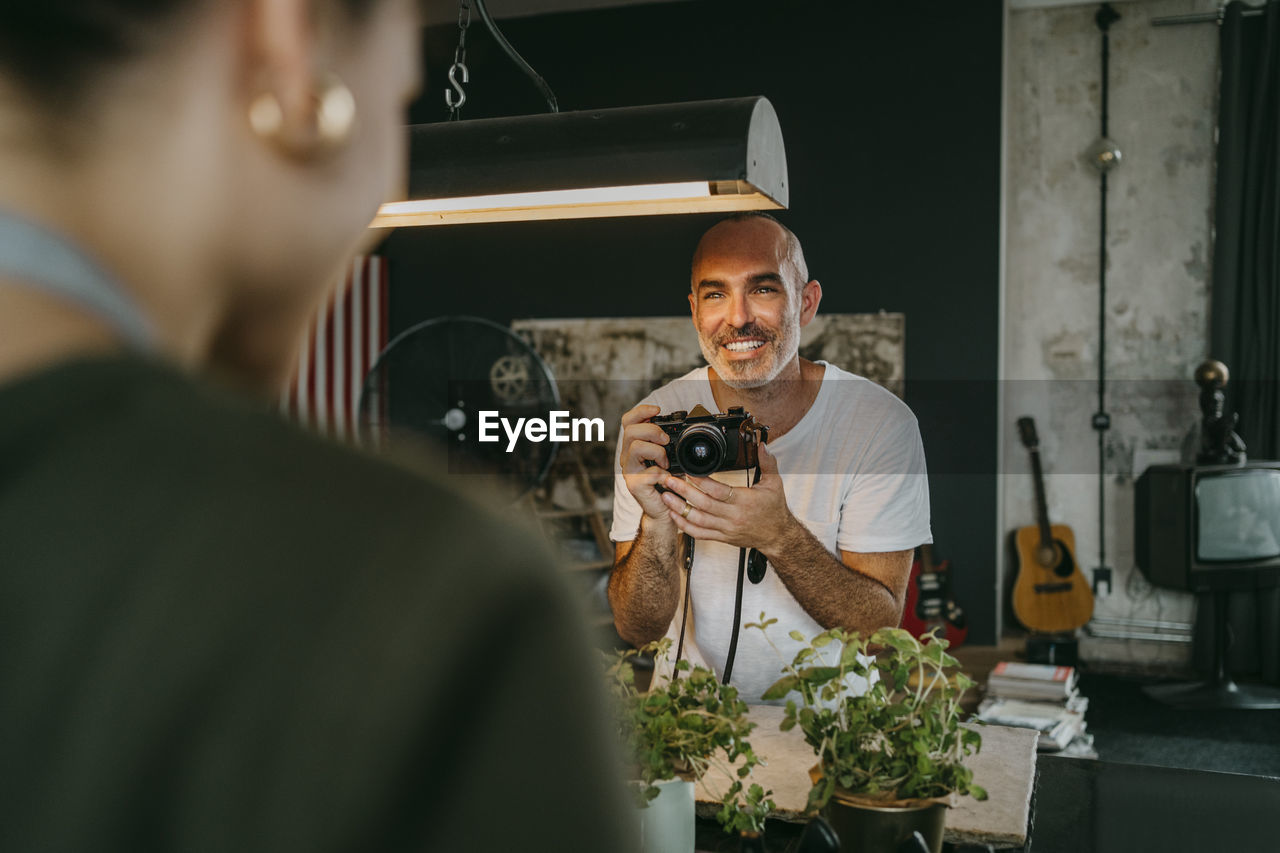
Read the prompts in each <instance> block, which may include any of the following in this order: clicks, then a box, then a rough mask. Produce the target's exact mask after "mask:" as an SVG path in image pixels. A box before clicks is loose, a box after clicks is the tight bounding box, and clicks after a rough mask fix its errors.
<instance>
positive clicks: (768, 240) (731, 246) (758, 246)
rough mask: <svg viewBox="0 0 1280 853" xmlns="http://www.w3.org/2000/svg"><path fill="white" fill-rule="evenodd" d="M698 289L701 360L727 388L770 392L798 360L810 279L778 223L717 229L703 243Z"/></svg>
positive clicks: (693, 299) (696, 267) (754, 221)
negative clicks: (803, 294)
mask: <svg viewBox="0 0 1280 853" xmlns="http://www.w3.org/2000/svg"><path fill="white" fill-rule="evenodd" d="M692 285H693V286H692V292H691V293H690V294H689V304H690V306H691V307H692V309H693V324H694V326H695V327H696V328H697V330H698V344H699V346H700V347H701V348H702V356H703V358H705V359H706V360H707V364H709V365H711V367H712V369H713V370H715V372H716V375H718V376H719V377H720V379H722V380H723V381H724V382H725V383H727V384H728V385H730V386H732V387H734V388H758V387H760V386H762V385H767V384H768V383H769V382H770V381H772V380H773V379H774V378H776V377H777V376H778V374H779V373H781V372H782V370H783V368H785V367H786V366H787V365H788V364H790V363H791V362H792V361H793V360H794V359H795V358H796V354H797V352H798V351H799V348H800V326H801V312H802V304H801V303H802V300H801V292H802V288H803V286H804V280H803V277H802V275H801V273H800V271H799V270H797V269H796V268H795V264H794V263H793V261H792V259H791V257H790V252H789V244H788V238H787V234H786V232H784V231H783V230H782V228H781V227H779V226H778V224H777V223H775V222H772V221H770V220H768V219H764V218H749V219H743V220H730V221H727V222H722V223H720V224H719V225H716V226H715V227H714V228H712V229H711V230H710V231H708V232H707V234H706V235H705V236H704V237H703V238H702V242H701V243H699V244H698V251H697V253H696V254H695V256H694V263H693V273H692Z"/></svg>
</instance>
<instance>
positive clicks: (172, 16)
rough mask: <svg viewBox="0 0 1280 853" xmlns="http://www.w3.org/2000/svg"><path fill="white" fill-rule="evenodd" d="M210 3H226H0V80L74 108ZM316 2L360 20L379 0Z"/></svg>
mask: <svg viewBox="0 0 1280 853" xmlns="http://www.w3.org/2000/svg"><path fill="white" fill-rule="evenodd" d="M209 2H228V0H0V75H2V76H4V77H6V78H8V79H9V80H11V81H12V82H13V83H14V84H15V85H16V87H17V88H18V89H19V90H20V91H21V92H23V93H24V94H26V95H27V96H29V97H30V98H31V99H33V100H35V101H36V102H38V103H42V104H45V105H48V106H50V107H54V108H67V107H73V106H75V105H77V104H78V103H79V102H80V101H82V100H83V98H84V95H85V93H86V92H87V91H88V88H89V86H90V84H91V83H92V82H93V80H94V78H95V77H96V76H97V75H98V74H100V73H102V72H104V71H107V70H109V69H110V68H111V67H112V66H113V65H114V64H116V63H121V62H124V61H127V60H128V59H130V58H132V57H135V56H138V55H140V54H144V53H146V52H147V51H149V50H152V49H155V48H157V47H159V46H160V45H162V44H163V43H164V42H165V40H166V38H167V36H168V35H169V34H170V32H171V30H172V27H173V26H174V25H175V24H176V23H178V20H179V19H180V18H181V17H182V16H183V15H189V14H192V13H193V12H194V11H196V10H198V9H199V7H201V6H203V5H205V4H206V3H209ZM231 2H235V0H231ZM318 2H321V3H329V2H331V4H332V5H336V6H338V7H341V8H342V9H344V10H345V11H346V12H347V13H348V14H350V15H351V16H353V17H355V18H359V17H361V16H363V15H364V13H365V12H367V11H368V9H369V7H371V6H374V5H376V4H377V3H378V2H379V0H318Z"/></svg>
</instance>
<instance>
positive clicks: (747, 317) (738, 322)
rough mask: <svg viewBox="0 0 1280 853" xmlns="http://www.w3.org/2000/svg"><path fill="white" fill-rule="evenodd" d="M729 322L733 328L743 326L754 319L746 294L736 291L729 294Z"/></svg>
mask: <svg viewBox="0 0 1280 853" xmlns="http://www.w3.org/2000/svg"><path fill="white" fill-rule="evenodd" d="M728 319H729V322H730V323H731V324H732V325H733V327H734V328H735V329H742V328H745V327H746V326H747V325H748V324H750V323H751V321H752V319H754V315H753V314H752V313H751V303H750V301H749V300H748V299H747V297H746V294H742V293H737V294H731V295H730V296H729V318H728Z"/></svg>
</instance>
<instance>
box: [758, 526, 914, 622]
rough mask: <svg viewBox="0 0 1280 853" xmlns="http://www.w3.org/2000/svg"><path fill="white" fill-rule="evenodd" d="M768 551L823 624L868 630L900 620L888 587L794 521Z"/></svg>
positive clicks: (802, 602) (772, 562)
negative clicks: (855, 566)
mask: <svg viewBox="0 0 1280 853" xmlns="http://www.w3.org/2000/svg"><path fill="white" fill-rule="evenodd" d="M770 550H771V551H772V553H769V552H766V553H765V556H766V557H768V558H769V564H770V565H771V566H772V567H773V568H774V571H776V572H777V573H778V577H779V578H781V579H782V582H783V584H785V585H786V587H787V589H788V590H789V591H790V592H791V594H792V595H793V596H794V597H795V599H796V601H798V602H800V606H801V607H803V608H804V609H805V611H806V612H807V613H808V614H809V615H810V616H812V617H813V620H814V621H815V622H817V623H818V624H819V625H821V626H822V627H823V628H835V627H841V628H846V629H849V630H854V631H860V632H864V633H869V632H871V631H874V630H876V629H877V628H883V627H885V626H889V625H892V626H896V625H897V624H898V622H899V621H900V620H901V618H902V609H901V607H902V605H901V604H900V603H899V602H898V601H897V600H896V599H895V598H894V595H893V593H892V592H890V591H889V589H888V587H886V586H885V585H884V584H882V583H880V582H879V581H878V580H876V579H874V578H871V577H868V576H866V575H864V574H862V573H861V572H858V571H856V570H854V569H852V568H850V567H849V566H846V565H845V564H844V563H843V562H841V561H840V559H839V558H838V557H837V556H836V555H835V554H832V553H831V552H830V551H828V550H827V549H826V548H825V547H824V546H823V544H822V543H821V542H819V541H818V540H817V539H816V538H815V537H814V535H813V534H812V533H810V532H809V529H808V528H807V527H805V526H804V525H803V524H801V523H800V522H799V521H796V522H795V523H794V524H793V525H792V526H791V527H790V528H789V529H788V531H787V534H786V535H785V536H784V537H783V538H782V539H780V540H779V542H778V544H777V545H776V546H775V547H773V548H772V549H770Z"/></svg>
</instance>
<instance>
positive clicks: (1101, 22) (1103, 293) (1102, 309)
mask: <svg viewBox="0 0 1280 853" xmlns="http://www.w3.org/2000/svg"><path fill="white" fill-rule="evenodd" d="M1118 20H1120V15H1119V13H1118V12H1116V10H1115V9H1112V8H1111V4H1110V3H1103V4H1102V5H1101V6H1100V7H1099V8H1098V13H1097V15H1095V16H1094V22H1095V23H1096V24H1097V25H1098V29H1099V30H1101V31H1102V92H1101V95H1102V136H1101V139H1102V141H1106V140H1107V139H1108V136H1107V131H1108V123H1109V119H1110V115H1109V113H1110V92H1111V85H1110V76H1111V74H1110V71H1111V36H1110V30H1111V25H1112V24H1114V23H1115V22H1116V21H1118ZM1108 169H1109V166H1108V167H1106V168H1100V169H1099V178H1098V180H1099V193H1098V195H1099V198H1098V410H1097V412H1095V413H1094V416H1093V428H1094V430H1095V431H1096V432H1097V433H1098V568H1099V569H1106V568H1107V518H1106V500H1107V431H1108V430H1109V429H1110V428H1111V416H1110V415H1109V414H1108V413H1107V171H1108ZM1100 574H1101V572H1098V571H1096V570H1095V575H1094V578H1095V584H1096V582H1097V577H1098V576H1099V575H1100ZM1109 583H1110V581H1108V584H1109Z"/></svg>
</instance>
